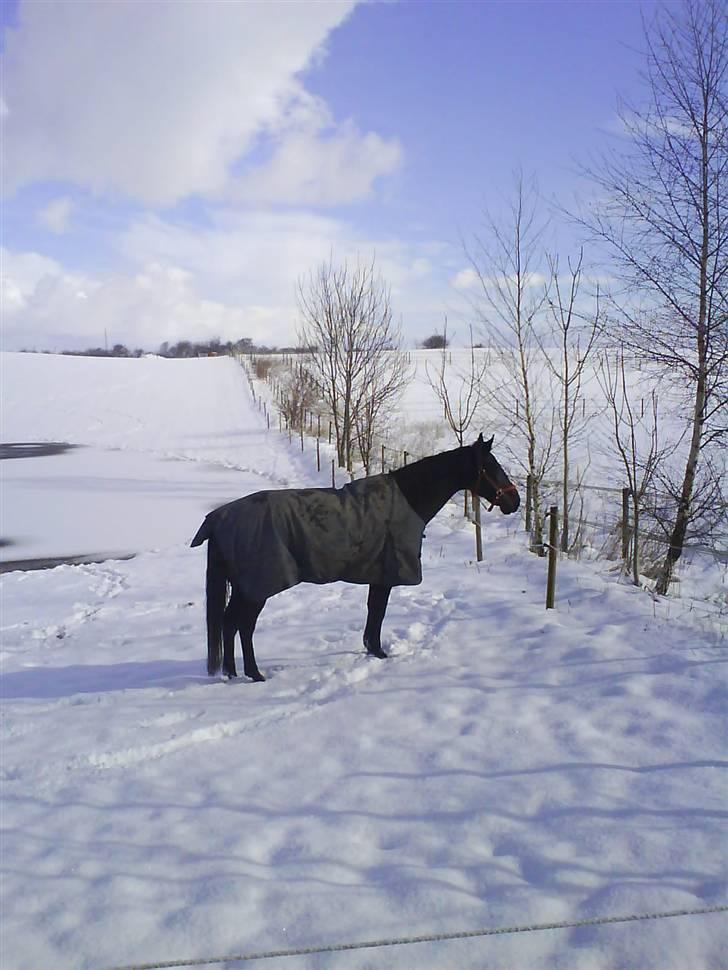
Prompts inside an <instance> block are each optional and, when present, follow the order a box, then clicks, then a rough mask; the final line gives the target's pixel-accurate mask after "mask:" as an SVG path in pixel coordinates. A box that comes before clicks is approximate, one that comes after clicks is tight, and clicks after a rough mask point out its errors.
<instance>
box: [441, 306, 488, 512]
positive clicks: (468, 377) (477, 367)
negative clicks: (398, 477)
mask: <svg viewBox="0 0 728 970" xmlns="http://www.w3.org/2000/svg"><path fill="white" fill-rule="evenodd" d="M448 346H449V341H448V337H447V318H445V328H444V332H443V335H442V343H441V352H440V362H439V365H438V367H437V370H435V369H434V368H431V367H430V365H429V361H425V372H426V374H427V381H428V383H429V385H430V387H431V388H432V390H433V391H434V392H435V394H436V395H437V398H438V399H439V401H440V404H442V408H443V412H444V414H445V420H446V421H447V423H448V426H449V428H450V430H451V431H452V433H453V434H454V435H455V438H456V439H457V442H458V444H459V445H460V447H461V448H462V447H463V444H464V443H465V435H466V433H467V431H468V429H469V428H470V426H471V424H472V423H473V419H474V418H475V416H476V414H477V413H478V409H479V407H480V402H481V399H482V396H483V392H484V390H485V386H486V385H485V374H486V370H487V365H488V360H487V358H486V357H483V356H481V358H480V360H478V359H477V358H476V355H475V345H474V344H473V328H472V327H471V328H470V356H469V358H468V363H467V366H466V367H465V368H458V369H456V371H455V374H454V377H455V380H456V381H457V382H458V389H457V397H456V396H455V393H454V392H453V390H452V389H451V380H450V379H449V378H448V351H447V348H448ZM451 366H452V365H451ZM464 511H465V515H467V514H468V493H467V492H466V493H465V499H464Z"/></svg>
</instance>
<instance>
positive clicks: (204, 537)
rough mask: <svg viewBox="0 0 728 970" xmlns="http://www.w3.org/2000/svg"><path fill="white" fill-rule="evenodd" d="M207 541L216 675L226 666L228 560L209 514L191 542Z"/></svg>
mask: <svg viewBox="0 0 728 970" xmlns="http://www.w3.org/2000/svg"><path fill="white" fill-rule="evenodd" d="M205 541H207V578H206V580H205V594H206V600H207V672H208V674H210V676H211V677H212V676H214V675H215V674H216V673H217V672H218V671H219V670H220V667H221V666H222V618H223V614H224V612H225V605H226V601H227V585H228V577H227V569H226V568H225V560H224V559H223V557H222V555H221V553H220V550H219V549H218V546H217V543H216V542H215V537H214V535H213V530H212V523H211V521H210V516H209V515H208V516H207V518H206V519H205V521H204V522H203V523H202V525H201V526H200V528H199V529H198V530H197V534H196V535H195V538H194V539H193V540H192V542H191V543H190V544H191V545H193V546H201V545H202V543H203V542H205Z"/></svg>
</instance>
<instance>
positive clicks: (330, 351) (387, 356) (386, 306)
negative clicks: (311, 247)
mask: <svg viewBox="0 0 728 970" xmlns="http://www.w3.org/2000/svg"><path fill="white" fill-rule="evenodd" d="M298 305H299V311H300V314H301V323H300V326H299V331H298V337H299V342H300V344H301V346H303V347H306V348H307V349H308V362H309V363H308V366H309V368H310V372H311V375H312V377H313V380H314V381H315V384H316V387H317V389H318V392H319V396H320V397H321V398H322V400H323V401H324V402H325V404H326V406H327V407H328V408H329V410H330V411H331V415H332V420H333V422H334V428H335V431H336V446H337V453H338V459H339V465H340V467H342V468H349V469H351V467H352V462H353V449H354V445H355V443H358V445H359V450H360V453H361V457H362V460H363V462H364V464H365V467H366V468H367V470H368V469H369V464H370V460H371V450H372V443H373V437H374V434H375V432H376V428H377V423H378V421H379V420H380V419H381V417H382V415H383V414H385V413H386V411H387V410H389V409H391V407H392V406H393V404H394V402H395V400H396V398H397V397H398V396H399V394H400V393H401V391H402V388H403V385H404V383H405V381H406V362H405V359H404V356H403V355H402V353H401V345H402V341H401V333H400V329H399V327H398V326H396V325H395V323H394V322H393V319H392V307H391V299H390V291H389V288H388V286H387V285H386V284H385V283H384V281H383V280H382V278H381V276H380V275H379V274H378V273H377V272H376V270H375V263H374V258H372V260H371V262H369V263H361V262H357V264H356V266H355V267H353V268H352V267H350V266H349V264H348V263H346V262H344V263H342V264H341V265H338V266H335V265H334V263H333V259H331V260H329V262H328V263H322V264H321V265H320V266H319V267H318V268H317V269H316V271H315V272H312V273H311V274H310V275H309V276H308V277H307V278H303V279H300V280H299V282H298Z"/></svg>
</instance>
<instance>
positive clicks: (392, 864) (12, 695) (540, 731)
mask: <svg viewBox="0 0 728 970" xmlns="http://www.w3.org/2000/svg"><path fill="white" fill-rule="evenodd" d="M2 377H3V417H2V422H3V423H2V440H3V441H4V442H40V441H62V442H68V443H70V444H76V445H79V446H82V447H79V448H77V449H71V450H69V451H66V452H64V453H63V454H58V455H53V456H48V457H45V458H40V457H36V458H19V459H10V460H7V461H4V462H2V463H1V464H0V472H1V473H2V488H3V503H2V535H3V537H5V538H7V539H10V540H13V541H14V542H15V545H12V546H8V547H7V548H5V549H4V550H3V552H4V558H5V559H21V558H30V557H31V556H38V557H40V556H55V555H69V556H71V555H82V554H89V555H93V554H96V553H99V552H108V551H114V552H122V551H123V552H134V553H136V556H135V558H133V559H129V560H126V561H119V560H116V561H106V562H103V563H99V564H92V565H80V566H59V567H57V568H55V569H52V570H45V571H34V572H17V571H16V572H10V573H7V574H5V575H4V576H3V577H2V677H1V679H0V690H1V691H2V735H1V743H2V750H1V754H2V765H1V774H0V777H1V779H2V813H1V816H0V821H1V823H2V859H1V862H2V866H1V870H2V884H1V890H2V898H1V899H0V911H1V913H2V940H1V942H0V962H1V963H2V967H3V970H5V968H9V970H20V968H23V970H24V968H46V967H54V968H65V967H84V968H86V967H87V968H103V967H114V966H119V965H123V964H131V963H136V964H139V963H153V962H154V961H157V962H171V961H174V960H195V959H197V960H200V961H202V960H203V959H205V958H208V957H212V956H216V955H223V954H235V953H237V954H240V953H246V952H251V951H261V950H275V949H285V948H292V947H298V946H302V947H307V946H316V945H319V944H321V945H326V944H331V943H339V942H350V941H360V940H372V939H382V938H388V937H402V936H409V935H424V934H437V933H451V932H457V931H470V930H477V929H481V928H487V927H499V926H513V925H522V924H535V923H544V922H556V921H575V920H580V919H588V918H590V917H597V916H612V915H617V916H621V915H629V914H642V913H653V912H658V911H666V910H682V909H696V908H706V907H715V906H720V905H725V904H726V903H727V902H728V885H727V873H728V837H727V833H726V820H727V819H728V810H727V805H728V761H726V758H725V738H726V736H727V732H726V727H727V725H726V711H727V710H728V690H727V687H726V677H725V671H726V659H727V658H726V649H725V641H724V640H722V639H721V638H720V636H719V633H718V632H717V631H716V630H715V629H706V628H705V627H704V626H702V625H695V624H693V623H692V622H691V613H690V612H689V611H688V610H686V609H678V608H676V606H675V604H674V603H670V602H665V601H663V602H653V601H652V600H651V599H650V598H649V597H648V596H647V595H646V594H645V593H643V592H640V591H637V590H635V589H634V588H631V587H629V586H626V585H621V584H619V583H618V582H617V581H616V578H615V576H614V574H612V573H610V572H609V571H608V569H607V568H606V566H605V565H601V566H600V565H585V564H580V563H574V562H562V563H561V564H560V566H559V581H558V598H557V605H558V608H557V609H556V610H555V611H552V612H548V613H547V612H545V611H544V609H543V595H544V564H543V562H542V561H540V560H538V559H536V558H535V557H533V556H530V555H529V554H528V553H527V552H526V549H525V544H524V541H523V534H522V532H520V531H519V530H520V523H518V522H513V521H510V520H508V519H505V518H503V517H500V516H498V517H496V516H497V513H494V514H493V515H491V516H489V517H487V520H486V523H485V562H483V563H481V564H475V563H474V562H473V561H472V559H473V548H472V545H473V544H472V535H471V531H470V527H469V526H468V525H467V524H466V523H464V521H463V519H462V517H461V515H460V514H459V512H458V510H457V508H455V507H454V506H451V507H447V508H446V509H445V510H444V511H443V513H442V514H441V515H440V516H439V517H438V518H437V519H436V520H435V521H434V522H433V523H432V524H431V525H430V526H429V527H428V530H427V539H426V542H425V546H424V552H423V572H424V581H423V583H422V585H421V586H419V587H416V588H408V589H400V590H395V592H394V593H393V595H392V601H391V604H390V608H389V611H388V614H387V618H386V620H385V627H384V641H385V645H387V644H388V646H389V649H390V652H391V658H390V659H389V660H388V661H386V662H381V661H376V660H370V659H368V658H367V657H366V656H365V655H364V653H363V649H362V647H361V631H362V627H363V618H364V610H365V599H366V590H365V589H363V588H360V587H353V586H344V585H333V586H328V587H308V586H300V587H298V588H296V589H294V590H290V591H288V592H286V593H283V594H281V595H280V596H278V597H275V598H273V599H272V600H271V601H270V602H269V603H268V605H267V606H266V609H265V611H264V613H263V615H262V617H261V620H260V623H259V627H258V631H257V633H256V648H257V655H258V661H259V663H260V666H261V669H262V670H263V671H264V672H265V673H266V674H267V676H268V678H269V679H268V681H267V682H266V683H265V684H250V683H247V682H243V681H240V682H236V683H233V684H228V683H224V682H222V681H210V680H208V678H207V677H206V676H205V674H204V654H205V646H204V642H205V638H204V602H203V583H204V550H201V549H196V550H192V549H189V548H188V542H189V539H190V538H191V536H192V535H193V534H194V532H195V530H196V529H197V526H198V525H199V523H200V521H201V519H202V517H203V515H204V514H205V512H206V511H208V510H209V508H211V507H213V506H215V505H218V504H220V503H222V502H223V501H226V500H227V499H229V498H233V497H236V496H238V495H241V494H244V493H245V492H248V491H252V490H256V489H258V488H262V487H271V486H278V485H304V484H306V485H310V484H312V483H314V484H315V483H317V482H318V483H320V484H327V483H328V472H322V474H321V475H320V476H317V473H316V471H315V453H314V452H313V451H312V450H308V451H306V452H305V453H304V454H303V455H302V454H301V452H300V449H299V447H298V444H297V442H296V441H295V439H294V443H293V445H292V446H291V445H289V444H288V441H287V438H285V437H283V436H280V435H278V433H277V432H275V431H271V432H268V431H266V428H265V421H264V419H263V417H262V415H261V414H260V412H259V411H258V410H257V409H256V408H255V407H254V406H253V402H252V400H251V397H250V393H249V390H248V385H247V381H246V380H245V379H244V377H243V374H242V371H241V370H240V368H239V367H238V366H237V364H235V363H234V362H233V361H231V360H227V359H211V360H199V361H166V360H158V359H142V360H134V361H125V360H93V359H86V358H81V359H74V358H61V357H46V356H35V355H32V356H31V355H14V354H6V355H3V357H2ZM496 438H497V434H496ZM324 467H326V466H324ZM726 952H728V916H727V915H726V913H710V914H706V915H700V916H695V915H694V916H684V917H678V918H672V919H663V920H655V921H649V922H638V923H622V924H614V925H608V926H600V927H582V928H577V929H568V930H551V931H546V932H533V933H523V934H518V935H509V936H503V937H483V938H476V939H470V940H464V941H452V942H442V943H420V944H416V945H410V946H398V947H393V948H387V949H379V950H361V951H353V952H350V953H337V954H329V955H311V956H308V957H296V958H290V959H287V960H278V961H273V965H276V966H282V967H283V966H291V967H309V968H325V967H336V968H339V967H341V968H345V970H349V968H354V967H356V968H364V967H372V968H374V967H376V968H389V967H402V968H410V967H411V968H415V967H416V968H526V967H528V968H547V967H548V968H552V967H553V968H579V970H582V968H585V970H597V968H599V970H602V968H603V970H607V968H617V967H618V968H635V970H637V968H640V970H641V968H652V967H654V968H658V967H659V968H673V970H685V968H691V970H692V968H710V970H718V968H725V967H726V966H727V965H728V963H727V962H726V957H725V954H726ZM236 965H239V966H243V964H235V963H229V964H228V966H231V967H232V966H236ZM244 965H246V966H247V965H250V964H244ZM255 965H257V964H255ZM260 965H261V966H263V965H266V966H268V965H271V963H270V962H268V963H266V964H263V963H262V962H261V964H260Z"/></svg>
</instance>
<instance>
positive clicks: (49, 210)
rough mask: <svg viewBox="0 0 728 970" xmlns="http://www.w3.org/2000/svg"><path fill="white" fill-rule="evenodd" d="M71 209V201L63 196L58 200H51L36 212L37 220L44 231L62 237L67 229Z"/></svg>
mask: <svg viewBox="0 0 728 970" xmlns="http://www.w3.org/2000/svg"><path fill="white" fill-rule="evenodd" d="M72 209H73V202H72V200H71V199H69V197H68V196H67V195H64V196H61V197H60V198H58V199H51V201H50V202H49V203H48V205H46V206H44V207H43V208H42V209H40V210H39V211H38V213H37V219H38V222H40V224H41V225H42V226H45V227H46V229H50V231H51V232H54V233H56V235H62V234H63V233H64V232H66V230H67V229H68V220H69V219H70V217H71V210H72Z"/></svg>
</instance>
